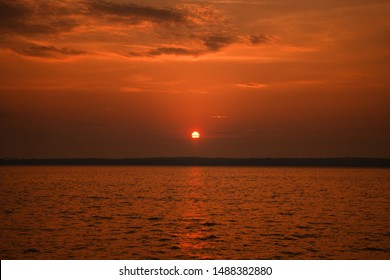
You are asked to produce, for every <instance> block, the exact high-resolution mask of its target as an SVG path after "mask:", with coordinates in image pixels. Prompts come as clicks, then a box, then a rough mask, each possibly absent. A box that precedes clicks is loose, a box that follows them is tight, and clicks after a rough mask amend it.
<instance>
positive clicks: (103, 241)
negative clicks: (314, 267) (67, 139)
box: [0, 166, 390, 259]
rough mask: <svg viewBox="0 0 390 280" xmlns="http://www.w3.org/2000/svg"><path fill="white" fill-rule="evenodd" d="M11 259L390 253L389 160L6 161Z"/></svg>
mask: <svg viewBox="0 0 390 280" xmlns="http://www.w3.org/2000/svg"><path fill="white" fill-rule="evenodd" d="M0 198H1V200H0V201H1V204H0V219H1V225H0V257H1V259H390V219H389V217H390V215H389V213H390V169H370V168H367V169H364V168H355V169H353V168H266V167H249V168H248V167H88V166H83V167H77V166H74V167H60V166H59V167H44V166H39V167H38V166H37V167H20V166H19V167H0Z"/></svg>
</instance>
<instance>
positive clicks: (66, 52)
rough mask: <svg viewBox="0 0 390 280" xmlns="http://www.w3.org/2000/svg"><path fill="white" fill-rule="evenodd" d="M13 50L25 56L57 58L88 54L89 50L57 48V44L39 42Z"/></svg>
mask: <svg viewBox="0 0 390 280" xmlns="http://www.w3.org/2000/svg"><path fill="white" fill-rule="evenodd" d="M13 50H14V51H15V52H17V53H19V54H21V55H24V56H33V57H41V58H55V59H60V58H66V57H69V56H78V55H83V54H87V52H85V51H81V50H75V49H70V48H57V47H55V46H44V45H37V44H31V45H28V46H24V47H19V48H15V49H13Z"/></svg>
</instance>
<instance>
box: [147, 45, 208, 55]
mask: <svg viewBox="0 0 390 280" xmlns="http://www.w3.org/2000/svg"><path fill="white" fill-rule="evenodd" d="M148 54H149V55H152V56H158V55H164V54H166V55H189V56H197V55H200V54H202V51H201V50H191V49H186V48H170V47H168V48H157V49H155V50H152V51H150V52H148Z"/></svg>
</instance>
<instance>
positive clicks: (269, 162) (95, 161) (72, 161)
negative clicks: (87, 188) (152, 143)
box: [0, 157, 390, 167]
mask: <svg viewBox="0 0 390 280" xmlns="http://www.w3.org/2000/svg"><path fill="white" fill-rule="evenodd" d="M0 165H119V166H120V165H124V166H126V165H129V166H135V165H139V166H306V167H390V159H388V158H205V157H158V158H120V159H109V158H58V159H10V158H4V159H0Z"/></svg>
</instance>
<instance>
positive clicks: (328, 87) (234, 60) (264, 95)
mask: <svg viewBox="0 0 390 280" xmlns="http://www.w3.org/2000/svg"><path fill="white" fill-rule="evenodd" d="M389 11H390V3H389V1H384V0H374V1H356V0H338V1H335V0H331V1H308V0H294V1H293V0H275V1H244V0H240V1H219V0H206V1H180V0H151V1H145V0H129V1H123V0H102V1H100V0H99V1H98V0H67V1H46V0H45V1H44V0H34V1H33V0H18V1H11V0H0V18H1V20H0V100H1V102H0V128H1V131H2V132H3V133H2V134H1V135H2V137H1V139H0V143H1V145H0V157H22V158H31V157H33V158H34V157H43V158H47V157H144V156H187V155H191V154H192V150H191V149H192V148H191V147H189V146H188V145H187V144H188V143H187V142H186V140H188V136H187V137H185V136H183V135H185V132H186V131H188V128H189V127H193V126H194V124H196V126H198V127H202V129H203V130H204V131H207V145H206V144H205V145H204V146H203V147H201V148H199V149H198V150H197V153H198V155H199V156H208V157H332V156H347V157H348V156H364V157H390V146H389V145H388V143H389V141H390V130H389V129H388V120H389V119H390V110H388V108H389V104H390V97H389V92H390V84H389V82H388V81H389V80H390V77H389V75H390V69H389V68H390V67H389V63H388V61H389V55H390V40H389V36H388V34H389V33H390V24H389V20H388V19H389V18H390V15H389Z"/></svg>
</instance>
